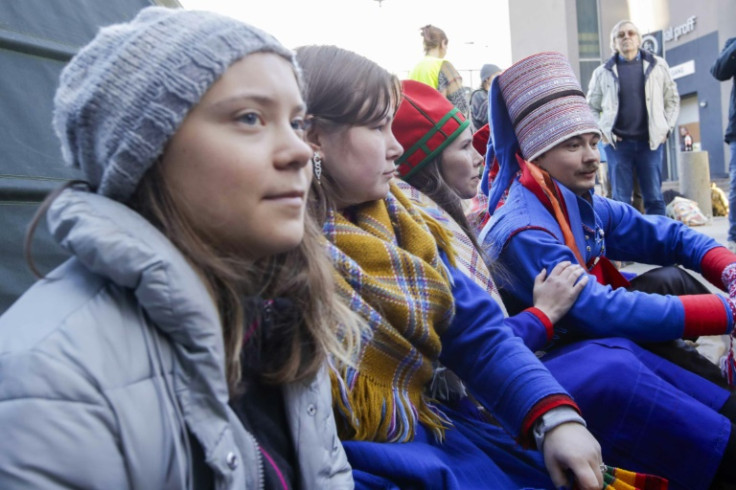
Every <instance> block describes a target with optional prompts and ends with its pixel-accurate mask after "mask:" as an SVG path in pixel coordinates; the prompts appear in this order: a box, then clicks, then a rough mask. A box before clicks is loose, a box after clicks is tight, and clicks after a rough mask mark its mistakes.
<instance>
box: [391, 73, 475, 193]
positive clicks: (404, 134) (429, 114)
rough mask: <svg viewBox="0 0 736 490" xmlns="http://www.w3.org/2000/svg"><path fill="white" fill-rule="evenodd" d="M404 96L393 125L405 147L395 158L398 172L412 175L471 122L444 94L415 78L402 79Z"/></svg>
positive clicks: (403, 177)
mask: <svg viewBox="0 0 736 490" xmlns="http://www.w3.org/2000/svg"><path fill="white" fill-rule="evenodd" d="M401 87H402V90H403V97H402V100H401V105H399V110H398V111H396V117H394V122H393V125H392V126H391V129H392V131H393V133H394V136H396V139H397V140H399V143H401V146H403V147H404V154H403V155H401V157H399V159H398V160H396V166H397V167H398V171H399V176H400V177H401V178H402V179H407V178H408V177H411V176H412V174H414V173H415V172H416V171H417V170H419V169H420V168H422V167H423V166H424V165H425V164H426V163H428V162H430V161H431V160H432V159H433V158H434V157H436V156H437V155H439V154H440V153H442V150H444V149H445V147H447V145H449V144H450V143H452V142H453V141H454V140H455V138H457V137H458V136H459V135H460V133H462V132H463V131H465V128H467V127H468V126H469V125H470V121H467V120H466V119H465V116H463V113H462V112H460V111H459V110H458V108H457V107H455V106H454V105H453V104H452V102H450V101H449V100H447V99H446V98H445V96H444V95H442V94H441V93H439V92H438V91H437V90H435V89H433V88H432V87H430V86H429V85H426V84H424V83H421V82H416V81H414V80H404V81H402V82H401Z"/></svg>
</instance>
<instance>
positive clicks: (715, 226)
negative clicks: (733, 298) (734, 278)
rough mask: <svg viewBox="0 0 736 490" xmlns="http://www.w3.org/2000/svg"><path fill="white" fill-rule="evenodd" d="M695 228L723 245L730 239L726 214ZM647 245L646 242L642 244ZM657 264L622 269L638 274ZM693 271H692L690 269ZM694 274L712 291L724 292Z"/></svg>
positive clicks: (629, 266)
mask: <svg viewBox="0 0 736 490" xmlns="http://www.w3.org/2000/svg"><path fill="white" fill-rule="evenodd" d="M692 229H693V230H695V231H699V232H700V233H704V234H706V235H708V236H709V237H712V238H713V239H715V240H716V241H717V242H718V243H720V244H722V245H724V246H725V245H726V242H727V241H728V218H727V217H726V216H716V217H714V218H712V219H711V220H710V222H709V223H708V224H706V225H703V226H693V227H692ZM642 245H643V246H645V245H646V244H642ZM653 267H655V266H652V265H648V264H638V263H634V264H630V265H627V266H626V267H623V268H622V269H621V270H624V271H627V272H635V273H637V274H641V273H642V272H646V271H648V270H649V269H652V268H653ZM690 272H692V271H690ZM692 274H693V275H694V276H696V277H697V278H698V279H700V280H701V281H702V282H703V284H705V285H706V286H708V288H710V290H711V291H713V292H714V293H716V292H722V291H721V290H720V289H718V288H716V287H715V286H713V285H712V284H711V283H709V282H708V281H706V280H705V279H703V277H702V276H701V275H700V274H697V273H695V272H692Z"/></svg>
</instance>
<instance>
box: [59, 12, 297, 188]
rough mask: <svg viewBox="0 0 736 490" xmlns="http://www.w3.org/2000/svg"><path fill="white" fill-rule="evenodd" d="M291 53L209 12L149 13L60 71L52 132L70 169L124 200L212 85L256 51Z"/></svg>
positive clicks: (109, 31)
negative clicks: (242, 59) (57, 138)
mask: <svg viewBox="0 0 736 490" xmlns="http://www.w3.org/2000/svg"><path fill="white" fill-rule="evenodd" d="M264 51H265V52H272V53H276V54H278V55H280V56H283V57H284V58H285V59H286V60H287V61H289V62H291V63H292V64H293V65H294V70H295V73H296V74H297V76H299V75H298V69H297V67H296V62H295V60H294V57H293V53H292V52H291V51H290V50H288V49H286V48H284V47H283V46H282V45H281V44H280V43H279V42H278V41H277V40H276V39H275V38H273V37H272V36H270V35H269V34H266V33H265V32H263V31H261V30H259V29H256V28H254V27H252V26H249V25H247V24H244V23H242V22H239V21H237V20H234V19H231V18H229V17H225V16H222V15H218V14H214V13H211V12H202V11H192V10H182V9H169V8H164V7H147V8H144V9H143V10H141V11H140V12H139V13H138V15H137V16H136V18H135V19H133V20H132V21H130V22H128V23H123V24H116V25H112V26H108V27H104V28H102V29H100V31H99V32H98V34H97V36H95V38H94V39H93V40H92V41H91V42H90V43H89V44H88V45H87V46H85V47H84V48H82V49H81V50H80V52H79V53H78V54H77V55H76V56H74V58H72V60H71V61H70V62H69V64H68V65H67V66H66V67H65V68H64V70H63V71H62V73H61V81H60V85H59V88H58V90H57V91H56V97H55V98H54V120H53V124H54V130H55V131H56V135H57V136H58V137H59V139H60V140H61V150H62V155H63V158H64V162H65V163H66V164H67V165H69V166H72V167H76V168H80V169H82V172H83V173H84V176H85V178H86V180H87V181H88V182H89V183H90V184H91V185H92V187H93V188H94V189H96V191H97V192H98V193H99V194H102V195H105V196H108V197H110V198H112V199H116V200H118V201H122V202H125V201H127V200H128V199H129V198H130V196H131V195H132V194H133V192H134V191H135V189H136V187H137V185H138V182H139V181H140V180H141V178H142V177H143V174H144V173H145V172H146V171H147V170H148V169H149V168H150V167H151V165H153V163H154V162H155V161H156V160H157V159H158V158H159V156H160V155H161V154H162V153H163V150H164V147H165V145H166V143H167V142H168V141H169V139H170V138H171V137H172V136H173V134H174V133H175V132H176V131H177V129H178V128H179V125H180V124H181V123H182V121H183V120H184V118H185V117H186V115H187V114H188V112H189V111H190V110H191V109H192V107H194V106H195V105H196V104H197V103H198V102H199V100H200V99H201V98H202V96H203V95H204V94H205V92H206V91H207V90H208V89H209V87H210V86H211V85H212V84H213V83H214V82H215V81H216V80H217V79H218V78H219V77H220V76H221V75H222V74H223V73H224V72H225V71H226V70H227V68H228V67H229V66H230V65H231V64H233V63H234V62H235V61H237V60H239V59H240V58H242V57H243V56H245V55H247V54H251V53H255V52H264Z"/></svg>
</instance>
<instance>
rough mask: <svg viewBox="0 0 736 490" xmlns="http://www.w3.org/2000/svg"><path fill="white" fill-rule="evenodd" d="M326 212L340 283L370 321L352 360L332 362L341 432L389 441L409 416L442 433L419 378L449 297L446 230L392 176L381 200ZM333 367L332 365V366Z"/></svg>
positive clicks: (449, 312)
mask: <svg viewBox="0 0 736 490" xmlns="http://www.w3.org/2000/svg"><path fill="white" fill-rule="evenodd" d="M350 212H351V213H352V214H351V215H350V219H348V218H347V217H345V216H344V215H342V214H340V213H333V214H332V215H331V216H330V218H329V219H328V221H327V223H326V224H325V227H324V233H325V236H326V237H327V239H328V249H329V251H330V255H331V258H332V261H333V263H334V265H335V268H336V270H337V276H338V277H337V284H338V291H339V293H340V294H341V295H342V296H343V297H344V298H345V299H346V300H347V302H348V304H349V305H350V307H351V309H353V310H354V311H356V312H358V313H359V314H360V315H361V316H362V317H363V318H364V319H365V321H366V323H367V324H368V325H369V327H370V331H369V332H366V333H365V334H364V338H363V339H362V340H363V343H362V345H361V350H360V352H359V353H357V354H356V359H355V367H349V366H338V367H336V368H335V370H333V372H332V381H333V401H334V403H335V409H336V413H337V414H338V417H337V418H338V428H339V429H340V435H341V437H343V438H344V439H355V440H366V441H378V442H397V441H402V442H403V441H410V440H412V439H413V437H414V429H415V426H416V424H417V422H419V423H422V424H423V425H425V426H426V427H428V428H429V429H430V430H432V431H434V433H435V434H436V435H437V437H438V438H442V436H443V434H444V428H445V427H446V426H447V425H449V420H447V418H446V417H444V415H443V414H442V413H441V412H440V411H439V410H438V409H437V408H436V407H435V406H434V405H433V404H432V401H431V400H429V399H428V397H427V395H426V393H425V388H426V386H427V384H428V383H429V382H430V380H431V378H432V371H433V363H434V362H435V361H436V360H437V358H438V357H439V353H440V348H441V344H440V340H439V334H441V333H442V332H443V331H444V329H446V328H447V327H448V326H449V325H450V322H451V321H452V318H453V316H454V301H453V297H452V292H451V288H450V283H449V277H448V275H447V271H446V270H445V268H444V265H443V264H442V260H441V258H440V255H439V253H438V248H437V247H438V245H439V246H440V247H441V248H442V249H443V251H445V253H447V254H448V258H449V259H450V260H451V261H454V258H453V257H452V255H453V252H452V249H451V246H450V240H451V237H450V235H449V234H448V232H447V231H445V230H444V229H443V228H442V227H441V226H440V225H439V224H438V223H437V222H436V221H434V220H433V219H432V218H430V217H429V216H428V215H426V214H425V213H424V212H422V211H421V210H420V209H419V208H417V207H415V206H413V205H412V204H411V202H410V201H409V200H408V199H407V198H406V197H405V196H404V195H403V194H401V191H399V190H398V189H397V188H396V187H395V186H394V185H393V184H392V185H391V193H390V194H389V195H388V196H387V197H386V199H384V200H380V201H373V202H369V203H366V204H363V205H360V206H358V207H356V208H353V209H351V210H350ZM335 371H337V372H335Z"/></svg>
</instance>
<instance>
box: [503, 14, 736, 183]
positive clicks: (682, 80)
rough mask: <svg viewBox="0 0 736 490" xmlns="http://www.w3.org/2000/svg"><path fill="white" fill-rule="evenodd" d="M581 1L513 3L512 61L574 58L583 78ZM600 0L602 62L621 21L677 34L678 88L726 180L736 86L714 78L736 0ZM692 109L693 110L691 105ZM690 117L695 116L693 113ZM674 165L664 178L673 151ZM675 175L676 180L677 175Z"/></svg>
mask: <svg viewBox="0 0 736 490" xmlns="http://www.w3.org/2000/svg"><path fill="white" fill-rule="evenodd" d="M577 1H583V0H545V1H543V2H539V1H538V0H509V20H510V24H511V55H512V60H513V61H514V62H515V61H518V60H519V59H521V58H523V57H525V56H528V55H530V54H533V53H536V52H539V51H548V50H553V51H560V52H562V53H564V54H565V55H566V56H567V57H568V59H570V63H571V64H572V66H573V68H574V69H575V72H576V75H577V76H578V77H580V70H579V59H580V58H579V52H578V42H577V16H576V12H577ZM597 2H598V15H599V35H600V47H601V60H605V59H607V58H609V57H610V56H611V54H612V52H611V49H610V33H611V29H612V28H613V26H614V25H615V24H616V23H617V22H618V21H620V20H623V19H629V20H632V21H633V22H635V23H636V24H637V26H638V27H639V28H640V30H641V32H642V33H646V32H653V31H656V30H660V29H661V30H663V31H664V34H665V35H666V34H667V33H668V31H669V32H670V33H671V34H672V35H671V39H669V40H667V39H665V41H664V50H665V59H666V60H667V63H668V64H669V65H670V67H678V65H683V64H684V65H683V66H680V68H686V69H685V70H684V73H686V74H684V75H682V76H679V77H678V78H677V79H676V82H677V86H678V90H679V92H680V95H681V96H685V97H689V98H690V99H688V100H694V98H696V99H697V102H698V106H697V115H698V121H697V124H698V125H699V130H700V131H699V132H700V143H701V149H702V150H704V151H707V152H708V156H709V161H710V168H711V177H712V178H723V177H726V176H727V168H726V165H727V161H728V158H729V153H728V148H727V146H726V145H725V144H724V143H723V133H724V131H725V127H726V124H727V119H728V101H729V96H730V90H731V86H732V83H731V82H723V83H721V82H718V81H717V80H715V79H714V78H713V77H712V76H711V74H710V67H711V65H712V64H713V61H714V60H715V58H716V56H718V53H720V51H721V49H722V48H723V45H724V43H725V41H726V40H727V39H729V38H731V37H734V36H736V22H735V21H734V19H736V1H734V0H712V1H710V0H709V1H707V2H694V1H692V0H649V1H647V2H641V0H628V1H621V0H597ZM530 13H531V14H530ZM691 17H694V22H693V23H692V28H691V29H690V28H686V27H685V28H683V26H684V25H686V24H688V19H690V18H691ZM678 27H680V29H679V31H678ZM665 37H666V36H665ZM675 37H676V39H675ZM689 62H692V64H690V63H689ZM691 68H694V69H691ZM587 83H588V80H581V84H582V85H583V87H584V88H585V87H587ZM688 110H689V111H693V110H694V109H693V108H692V107H689V108H688ZM688 117H692V112H690V114H689V115H688ZM688 122H690V121H688ZM670 147H671V150H672V151H673V152H674V151H676V148H677V147H678V145H677V139H676V138H673V139H672V140H671V144H670ZM669 161H670V164H669V168H665V169H664V177H665V178H668V176H669V175H670V173H672V171H673V170H674V161H675V160H674V158H673V154H672V153H670V155H669ZM672 177H676V176H675V175H674V174H673V175H672Z"/></svg>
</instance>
